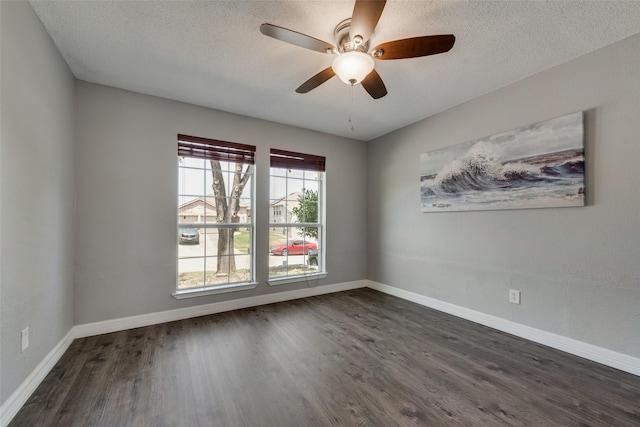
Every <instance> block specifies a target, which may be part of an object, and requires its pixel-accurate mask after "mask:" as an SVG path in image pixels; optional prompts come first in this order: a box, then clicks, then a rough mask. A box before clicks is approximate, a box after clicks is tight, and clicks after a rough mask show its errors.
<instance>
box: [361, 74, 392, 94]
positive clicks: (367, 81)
mask: <svg viewBox="0 0 640 427" xmlns="http://www.w3.org/2000/svg"><path fill="white" fill-rule="evenodd" d="M360 83H361V84H362V87H363V88H364V90H366V91H367V92H368V93H369V95H371V97H372V98H373V99H379V98H382V97H383V96H385V95H386V94H387V88H386V87H385V86H384V82H383V81H382V78H380V75H379V74H378V72H377V71H376V70H375V69H373V70H372V71H371V72H370V73H369V75H368V76H367V77H365V78H364V79H363V80H362V81H361V82H360Z"/></svg>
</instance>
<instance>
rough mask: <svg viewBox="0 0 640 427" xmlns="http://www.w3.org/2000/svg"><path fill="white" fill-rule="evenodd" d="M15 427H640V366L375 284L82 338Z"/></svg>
mask: <svg viewBox="0 0 640 427" xmlns="http://www.w3.org/2000/svg"><path fill="white" fill-rule="evenodd" d="M10 425H11V426H189V427H191V426H274V427H283V426H296V427H297V426H305V427H306V426H385V427H386V426H415V425H420V426H423V425H426V426H444V425H446V426H449V425H455V426H457V425H460V426H494V425H495V426H502V425H522V426H561V425H562V426H577V425H580V426H583V425H590V426H640V377H638V376H634V375H631V374H627V373H624V372H621V371H618V370H615V369H613V368H608V367H606V366H602V365H599V364H597V363H594V362H590V361H587V360H584V359H581V358H579V357H575V356H571V355H568V354H566V353H563V352H560V351H556V350H553V349H550V348H547V347H544V346H541V345H538V344H535V343H531V342H528V341H525V340H522V339H519V338H515V337H513V336H510V335H507V334H504V333H501V332H498V331H495V330H493V329H489V328H486V327H483V326H480V325H477V324H475V323H471V322H468V321H465V320H462V319H459V318H456V317H453V316H449V315H446V314H443V313H440V312H437V311H434V310H431V309H428V308H425V307H422V306H419V305H417V304H413V303H410V302H407V301H403V300H401V299H398V298H394V297H391V296H388V295H385V294H382V293H379V292H376V291H373V290H370V289H359V290H355V291H348V292H341V293H336V294H330V295H325V296H319V297H314V298H307V299H301V300H296V301H290V302H286V303H279V304H272V305H266V306H262V307H257V308H251V309H245V310H239V311H233V312H228V313H222V314H216V315H210V316H205V317H199V318H195V319H189V320H184V321H178V322H171V323H166V324H162V325H156V326H149V327H145V328H139V329H133V330H129V331H123V332H117V333H112V334H106V335H100V336H95V337H89V338H83V339H78V340H76V341H74V342H73V344H72V345H71V347H70V348H69V349H68V351H67V352H66V353H65V354H64V356H63V357H62V358H61V360H60V361H59V363H58V364H57V365H56V366H55V368H54V369H53V370H52V371H51V373H50V374H49V375H48V376H47V377H46V379H45V380H44V381H43V383H42V384H41V385H40V387H38V389H37V390H36V391H35V393H34V394H33V396H31V398H30V399H29V401H28V402H27V403H26V404H25V406H24V407H23V408H22V410H21V411H20V412H19V413H18V415H17V416H16V417H15V418H14V420H13V422H12V423H11V424H10Z"/></svg>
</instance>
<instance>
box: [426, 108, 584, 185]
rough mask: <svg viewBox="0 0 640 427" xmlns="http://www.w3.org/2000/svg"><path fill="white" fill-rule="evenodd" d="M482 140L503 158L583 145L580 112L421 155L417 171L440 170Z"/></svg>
mask: <svg viewBox="0 0 640 427" xmlns="http://www.w3.org/2000/svg"><path fill="white" fill-rule="evenodd" d="M477 144H482V145H483V146H484V148H485V149H491V150H493V151H494V152H495V153H496V154H497V155H498V156H499V157H500V158H501V159H502V160H503V161H509V160H515V159H520V158H523V157H529V156H534V155H539V154H546V153H554V152H557V151H564V150H568V149H571V148H583V147H584V139H583V113H582V112H581V111H580V112H577V113H572V114H568V115H566V116H562V117H558V118H555V119H550V120H546V121H544V122H540V123H534V124H532V125H528V126H523V127H520V128H518V129H514V130H510V131H507V132H503V133H499V134H496V135H492V136H487V137H484V138H479V139H476V140H473V141H469V142H465V143H462V144H458V145H454V146H453V147H447V148H443V149H440V150H435V151H431V152H428V153H424V154H422V155H421V156H420V174H421V175H431V174H435V173H438V172H440V171H441V170H442V169H443V167H444V166H446V165H448V164H450V163H451V162H453V161H455V160H460V159H461V158H463V157H464V155H465V154H466V153H467V152H469V150H470V149H471V148H472V147H474V146H476V145H477Z"/></svg>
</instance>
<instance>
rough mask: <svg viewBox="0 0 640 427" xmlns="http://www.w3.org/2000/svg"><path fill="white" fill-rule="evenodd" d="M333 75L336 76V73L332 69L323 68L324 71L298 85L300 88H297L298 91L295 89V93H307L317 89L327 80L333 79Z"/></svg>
mask: <svg viewBox="0 0 640 427" xmlns="http://www.w3.org/2000/svg"><path fill="white" fill-rule="evenodd" d="M335 75H336V72H335V71H333V68H331V67H328V68H325V69H324V70H322V71H320V72H319V73H318V74H316V75H315V76H313V77H311V78H310V79H309V80H307V81H306V82H304V83H302V84H301V85H300V87H298V89H296V92H298V93H307V92H309V91H311V90H313V89H315V88H317V87H318V86H320V85H321V84H322V83H324V82H326V81H327V80H329V79H330V78H331V77H333V76H335Z"/></svg>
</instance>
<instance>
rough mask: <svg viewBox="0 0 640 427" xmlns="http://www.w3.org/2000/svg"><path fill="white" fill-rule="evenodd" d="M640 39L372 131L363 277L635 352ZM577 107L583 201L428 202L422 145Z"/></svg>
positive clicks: (638, 344) (639, 267)
mask: <svg viewBox="0 0 640 427" xmlns="http://www.w3.org/2000/svg"><path fill="white" fill-rule="evenodd" d="M638 46H640V36H634V37H632V38H630V39H627V40H623V41H622V42H619V43H617V44H614V45H611V46H609V47H606V48H604V49H601V50H599V51H596V52H594V53H592V54H589V55H587V56H584V57H581V58H578V59H576V60H574V61H571V62H569V63H566V64H564V65H561V66H559V67H556V68H553V69H551V70H549V71H546V72H544V73H540V74H538V75H536V76H533V77H531V78H528V79H526V80H523V81H520V82H517V83H515V84H513V85H510V86H508V87H506V88H503V89H501V90H498V91H496V92H493V93H490V94H488V95H485V96H482V97H480V98H477V99H475V100H472V101H470V102H467V103H465V104H463V105H461V106H458V107H456V108H453V109H451V110H449V111H446V112H444V113H441V114H439V115H437V116H434V117H431V118H428V119H426V120H424V121H422V122H419V123H417V124H414V125H412V126H409V127H406V128H404V129H402V130H400V131H397V132H394V133H392V134H389V135H386V136H384V137H382V138H379V139H378V140H376V141H374V142H372V143H371V144H370V145H369V150H368V179H369V184H368V214H369V216H368V221H369V224H368V238H369V262H368V278H369V279H370V280H373V281H376V282H380V283H383V284H386V285H391V286H395V287H398V288H401V289H404V290H408V291H411V292H415V293H418V294H421V295H425V296H428V297H432V298H435V299H438V300H442V301H446V302H449V303H453V304H456V305H459V306H463V307H466V308H470V309H473V310H477V311H480V312H483V313H487V314H490V315H493V316H497V317H500V318H504V319H508V320H511V321H514V322H517V323H520V324H524V325H528V326H531V327H534V328H538V329H541V330H544V331H549V332H552V333H556V334H559V335H563V336H566V337H570V338H574V339H576V340H580V341H583V342H587V343H591V344H594V345H597V346H601V347H605V348H608V349H611V350H614V351H618V352H621V353H624V354H628V355H631V356H635V357H640V329H639V325H640V309H639V307H640V214H639V209H640V187H639V186H638V185H639V183H640V167H639V166H638V161H639V160H640V120H639V118H640V84H638V82H639V81H640V49H638ZM425 102H428V99H426V100H425ZM580 110H585V111H586V112H587V113H586V135H587V136H586V156H587V164H586V167H587V183H586V186H587V187H586V191H587V199H588V206H587V207H581V208H562V209H529V210H509V211H485V212H461V213H429V214H426V213H420V212H419V156H420V154H421V153H424V152H427V151H431V150H435V149H439V148H443V147H448V146H452V145H455V144H459V143H462V142H466V141H470V140H473V139H476V138H479V137H483V136H487V135H492V134H496V133H499V132H503V131H506V130H509V129H514V128H517V127H519V126H522V125H527V124H530V123H535V122H538V121H542V120H545V119H549V118H553V117H557V116H561V115H564V114H567V113H571V112H575V111H580ZM509 288H514V289H519V290H521V292H522V304H521V305H519V306H518V305H513V304H509V302H508V289H509Z"/></svg>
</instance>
